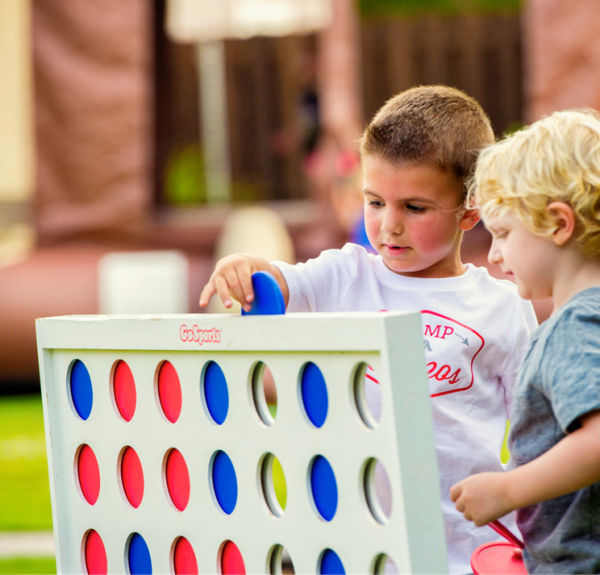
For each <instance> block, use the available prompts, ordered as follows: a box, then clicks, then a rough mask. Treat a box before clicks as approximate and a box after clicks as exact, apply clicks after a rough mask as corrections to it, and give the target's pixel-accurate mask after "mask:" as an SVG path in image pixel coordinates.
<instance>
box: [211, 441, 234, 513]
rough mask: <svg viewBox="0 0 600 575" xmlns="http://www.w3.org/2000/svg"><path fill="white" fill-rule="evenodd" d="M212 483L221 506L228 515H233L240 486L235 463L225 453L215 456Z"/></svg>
mask: <svg viewBox="0 0 600 575" xmlns="http://www.w3.org/2000/svg"><path fill="white" fill-rule="evenodd" d="M212 481H213V489H214V492H215V497H216V498H217V502H218V503H219V506H220V507H221V509H222V510H223V511H224V512H225V513H227V515H231V514H232V513H233V510H234V509H235V506H236V503H237V496H238V486H237V478H236V475H235V469H234V467H233V463H231V459H229V455H227V453H225V452H224V451H218V452H217V454H216V455H215V458H214V460H213V466H212Z"/></svg>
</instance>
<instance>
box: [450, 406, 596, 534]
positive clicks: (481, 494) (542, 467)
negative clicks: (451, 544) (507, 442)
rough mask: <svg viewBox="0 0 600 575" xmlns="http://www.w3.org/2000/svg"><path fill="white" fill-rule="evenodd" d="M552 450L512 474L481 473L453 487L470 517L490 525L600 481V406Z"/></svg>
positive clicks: (452, 492)
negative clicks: (515, 510)
mask: <svg viewBox="0 0 600 575" xmlns="http://www.w3.org/2000/svg"><path fill="white" fill-rule="evenodd" d="M580 422H581V427H580V428H579V429H577V430H576V431H574V432H572V433H570V434H569V435H567V437H565V438H564V439H562V440H561V441H559V442H558V443H557V444H556V445H555V446H554V447H553V448H552V449H550V450H548V451H547V452H546V453H544V454H543V455H542V456H540V457H538V458H537V459H534V460H533V461H530V462H529V463H527V464H525V465H522V466H521V467H517V468H516V469H513V470H512V471H508V472H506V473H477V474H475V475H471V476H470V477H467V478H466V479H463V480H462V481H459V482H458V483H457V484H456V485H453V486H452V487H451V488H450V498H451V499H452V501H454V503H455V505H456V509H458V511H460V512H461V513H462V514H463V515H464V516H465V519H469V520H471V521H473V522H475V525H485V524H486V523H489V522H490V521H493V520H494V519H498V518H499V517H502V516H503V515H506V514H507V513H508V512H510V511H512V510H513V509H518V508H521V507H527V506H528V505H534V504H535V503H539V502H540V501H545V500H547V499H553V498H555V497H560V496H561V495H566V494H567V493H572V492H573V491H577V490H578V489H581V488H583V487H587V486H589V485H592V484H593V483H597V482H598V481H600V411H593V412H590V413H587V414H586V415H584V416H582V417H581V418H580Z"/></svg>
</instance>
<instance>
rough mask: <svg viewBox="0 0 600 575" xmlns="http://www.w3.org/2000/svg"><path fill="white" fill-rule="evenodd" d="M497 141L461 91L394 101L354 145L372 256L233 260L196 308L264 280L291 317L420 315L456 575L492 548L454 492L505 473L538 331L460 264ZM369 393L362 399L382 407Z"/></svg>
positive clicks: (504, 296) (349, 249)
mask: <svg viewBox="0 0 600 575" xmlns="http://www.w3.org/2000/svg"><path fill="white" fill-rule="evenodd" d="M493 140H494V137H493V133H492V129H491V127H490V123H489V120H488V118H487V117H486V115H485V113H484V112H483V110H482V109H481V107H480V106H479V104H477V102H475V101H474V100H473V99H472V98H470V97H469V96H467V95H466V94H464V93H463V92H460V91H459V90H455V89H453V88H448V87H445V86H423V87H417V88H413V89H410V90H407V91H406V92H402V93H401V94H398V95H397V96H395V97H393V98H392V99H391V100H389V101H388V102H387V103H386V104H385V105H384V106H383V107H382V108H381V110H379V112H378V113H377V114H376V115H375V117H374V118H373V120H372V121H371V122H370V123H369V125H368V126H367V128H366V130H365V132H364V134H363V137H362V139H361V155H362V164H363V183H364V188H363V193H364V197H365V227H366V231H367V235H368V237H369V241H370V242H371V244H372V246H373V247H374V248H375V250H377V254H376V255H373V254H369V253H368V252H367V251H366V250H365V249H364V248H362V247H360V246H357V245H354V244H346V246H344V248H343V249H341V250H326V251H324V252H323V253H322V254H321V255H320V256H319V257H318V258H316V259H313V260H309V261H308V262H306V263H301V264H297V265H295V266H293V265H289V264H284V263H282V262H274V263H269V262H267V261H265V260H263V259H261V258H256V257H254V256H251V255H243V254H238V255H234V256H229V257H227V258H224V259H222V260H221V261H219V262H218V263H217V266H216V269H215V271H214V273H213V275H212V276H211V278H210V281H209V282H208V284H207V285H206V286H205V288H204V290H203V291H202V295H201V297H200V306H201V307H204V306H206V305H207V304H208V301H209V299H210V297H212V296H213V295H214V294H215V293H218V295H219V297H220V298H221V299H222V300H223V303H224V304H225V305H226V306H227V307H230V306H231V305H232V301H231V298H232V297H233V298H235V299H236V300H237V301H239V302H240V303H241V304H242V305H243V306H244V308H246V309H249V308H250V303H251V302H252V299H253V293H252V281H251V275H252V274H253V273H254V272H256V271H260V270H264V271H269V272H271V273H272V274H273V275H274V276H275V278H276V279H277V281H278V283H279V285H280V287H281V290H282V292H283V295H284V299H285V303H286V306H287V309H288V311H292V312H295V311H383V310H406V311H415V310H419V311H421V314H422V323H423V334H424V340H425V342H424V346H425V353H426V358H427V362H428V363H427V369H428V376H429V383H430V393H431V398H432V410H433V417H434V427H435V429H434V432H435V440H436V449H437V454H438V466H439V471H440V482H441V492H442V507H443V513H444V519H445V524H446V538H447V544H448V567H449V572H450V573H466V572H468V571H470V556H471V553H472V551H473V550H474V549H475V548H476V547H477V546H478V545H480V544H482V543H484V542H486V541H490V540H493V539H496V538H497V537H496V535H495V533H494V532H493V531H492V530H491V529H489V528H485V529H477V528H475V527H474V526H473V524H471V523H469V522H468V521H466V520H465V519H464V518H463V517H462V515H461V514H460V513H458V512H457V511H456V509H455V508H454V505H453V504H452V502H451V501H450V499H449V496H448V490H449V488H450V486H451V485H453V484H454V483H456V482H457V481H458V480H460V479H463V478H464V477H467V476H468V475H470V474H472V473H474V472H476V471H501V470H502V467H501V463H500V449H501V444H502V440H503V437H504V431H505V426H506V419H507V413H508V409H509V406H510V402H511V396H512V386H513V383H514V381H515V378H516V374H517V370H518V368H519V366H520V363H521V359H522V357H523V354H524V351H525V349H526V346H527V343H528V338H529V332H530V331H531V330H532V329H533V328H534V327H535V326H536V320H535V315H534V313H533V308H532V307H531V304H530V303H528V302H524V301H523V300H522V299H520V298H519V297H518V295H517V290H516V287H515V286H514V285H513V284H512V283H511V282H508V281H504V280H496V279H494V278H492V277H491V276H490V275H489V274H488V272H487V270H485V269H484V268H476V267H474V266H473V265H470V264H469V265H464V264H463V263H462V261H461V258H460V242H461V239H462V235H463V233H464V232H465V231H467V230H470V229H471V228H472V227H473V226H475V224H476V223H477V222H478V220H479V215H478V212H477V210H475V209H469V208H468V207H467V206H466V203H465V199H466V186H465V179H466V178H467V176H468V175H469V174H470V172H471V170H472V167H473V165H474V163H475V160H476V156H477V152H478V150H480V149H481V148H482V147H484V146H485V145H487V144H489V143H491V142H493ZM369 381H370V380H369ZM370 385H372V387H368V388H367V389H366V393H367V396H368V397H369V396H376V393H375V389H374V388H375V387H376V384H370ZM372 407H373V409H374V410H375V411H377V409H378V406H377V405H372ZM380 481H382V480H381V479H380ZM388 487H389V486H388ZM392 504H393V502H392ZM386 505H389V501H388V502H387V503H384V507H385V506H386ZM391 512H392V513H393V507H392V510H391Z"/></svg>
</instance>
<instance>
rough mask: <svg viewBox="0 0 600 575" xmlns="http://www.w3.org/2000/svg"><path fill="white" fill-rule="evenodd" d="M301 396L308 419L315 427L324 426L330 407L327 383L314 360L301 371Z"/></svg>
mask: <svg viewBox="0 0 600 575" xmlns="http://www.w3.org/2000/svg"><path fill="white" fill-rule="evenodd" d="M300 396H301V398H302V406H303V407H304V412H305V413H306V416H307V417H308V420H309V421H310V422H311V423H312V424H313V425H314V426H315V427H322V426H323V424H324V423H325V419H327V410H328V408H329V399H328V396H327V385H326V384H325V378H324V377H323V374H322V373H321V370H320V369H319V368H318V367H317V366H316V365H315V364H314V363H312V362H308V363H306V364H305V365H304V366H303V368H302V371H301V373H300Z"/></svg>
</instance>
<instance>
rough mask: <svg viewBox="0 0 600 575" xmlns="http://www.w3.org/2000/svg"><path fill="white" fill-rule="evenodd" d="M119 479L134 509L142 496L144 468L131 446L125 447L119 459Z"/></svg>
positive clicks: (140, 501)
mask: <svg viewBox="0 0 600 575" xmlns="http://www.w3.org/2000/svg"><path fill="white" fill-rule="evenodd" d="M121 481H122V483H123V491H125V496H126V497H127V500H128V501H129V503H131V505H133V507H135V508H136V509H137V508H138V507H139V506H140V504H141V503H142V499H143V497H144V470H143V469H142V463H141V461H140V458H139V457H138V454H137V453H136V451H135V449H133V447H126V448H125V451H124V452H123V457H122V459H121Z"/></svg>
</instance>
